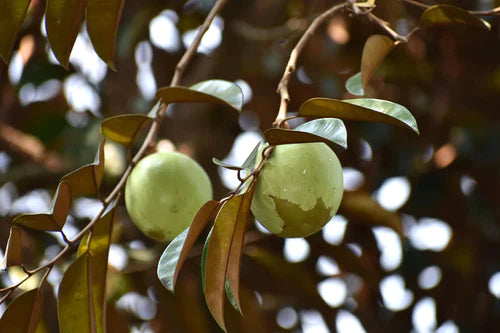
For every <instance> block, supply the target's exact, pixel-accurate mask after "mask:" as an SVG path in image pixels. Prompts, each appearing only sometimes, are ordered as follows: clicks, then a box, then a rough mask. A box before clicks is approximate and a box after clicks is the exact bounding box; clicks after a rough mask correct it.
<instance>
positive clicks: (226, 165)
mask: <svg viewBox="0 0 500 333" xmlns="http://www.w3.org/2000/svg"><path fill="white" fill-rule="evenodd" d="M212 163H213V164H215V165H218V166H220V167H223V168H226V169H229V170H236V171H238V170H245V168H243V167H239V166H235V165H231V164H227V163H225V162H223V161H221V160H219V159H217V158H215V157H212Z"/></svg>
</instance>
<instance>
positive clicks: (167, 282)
mask: <svg viewBox="0 0 500 333" xmlns="http://www.w3.org/2000/svg"><path fill="white" fill-rule="evenodd" d="M218 208H219V202H217V201H214V200H210V201H207V202H206V203H205V204H204V205H203V206H202V207H201V208H200V209H199V210H198V212H197V213H196V215H195V217H194V218H193V222H192V223H191V226H190V227H189V228H186V230H184V231H183V232H182V233H180V234H179V235H178V236H177V237H175V238H174V239H173V240H172V242H170V244H168V246H167V248H166V249H165V251H163V254H162V255H161V257H160V260H159V261H158V267H157V275H158V278H159V279H160V281H161V283H162V284H163V286H164V287H165V288H167V289H168V290H170V291H172V292H173V291H174V288H175V283H176V281H177V277H178V276H179V272H180V270H181V268H182V265H183V264H184V262H185V261H186V259H187V257H188V254H189V251H190V250H191V248H192V247H193V245H194V243H195V242H196V240H197V239H198V237H199V236H200V234H201V232H202V231H203V228H205V226H206V225H207V223H208V221H209V220H210V218H211V217H212V215H213V214H214V213H215V212H216V211H217V209H218Z"/></svg>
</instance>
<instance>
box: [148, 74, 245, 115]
mask: <svg viewBox="0 0 500 333" xmlns="http://www.w3.org/2000/svg"><path fill="white" fill-rule="evenodd" d="M156 98H161V99H162V101H163V103H166V104H170V103H214V104H222V105H226V106H229V107H231V108H233V109H234V110H236V111H241V107H242V106H243V92H242V91H241V88H240V87H239V86H238V85H237V84H235V83H233V82H229V81H224V80H208V81H203V82H199V83H197V84H195V85H193V86H191V87H189V88H186V87H180V86H175V87H163V88H160V89H158V91H157V92H156Z"/></svg>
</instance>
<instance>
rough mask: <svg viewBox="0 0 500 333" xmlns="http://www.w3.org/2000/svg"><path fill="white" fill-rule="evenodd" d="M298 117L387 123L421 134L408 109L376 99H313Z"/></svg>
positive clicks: (307, 102) (303, 106)
mask: <svg viewBox="0 0 500 333" xmlns="http://www.w3.org/2000/svg"><path fill="white" fill-rule="evenodd" d="M298 115H299V116H303V117H307V116H308V117H330V118H340V119H344V120H360V121H370V122H378V123H387V124H392V125H396V126H399V127H403V128H408V129H411V130H412V131H414V132H416V133H417V134H418V133H419V131H418V127H417V122H416V120H415V118H414V117H413V115H412V114H411V113H410V111H408V109H406V108H405V107H404V106H402V105H399V104H396V103H392V102H389V101H385V100H380V99H374V98H358V99H347V100H342V101H340V100H336V99H329V98H311V99H309V100H307V101H305V102H304V103H303V104H302V105H301V106H300V109H299V112H298Z"/></svg>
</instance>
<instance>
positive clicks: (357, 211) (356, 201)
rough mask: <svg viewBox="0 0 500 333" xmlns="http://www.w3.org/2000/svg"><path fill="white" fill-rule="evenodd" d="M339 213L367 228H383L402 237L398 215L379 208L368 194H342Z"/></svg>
mask: <svg viewBox="0 0 500 333" xmlns="http://www.w3.org/2000/svg"><path fill="white" fill-rule="evenodd" d="M340 211H341V212H342V214H343V215H345V216H346V217H347V218H352V219H353V221H360V222H363V223H366V224H368V225H369V226H385V227H389V228H391V229H393V230H394V231H396V232H397V233H398V234H399V235H400V236H402V235H403V229H402V223H401V219H400V217H399V215H398V214H396V213H393V212H390V211H388V210H386V209H384V208H382V206H380V205H379V204H378V203H377V202H376V201H375V200H373V199H372V198H371V197H370V196H369V195H368V194H362V193H353V192H347V191H346V192H344V196H343V198H342V203H341V204H340Z"/></svg>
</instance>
